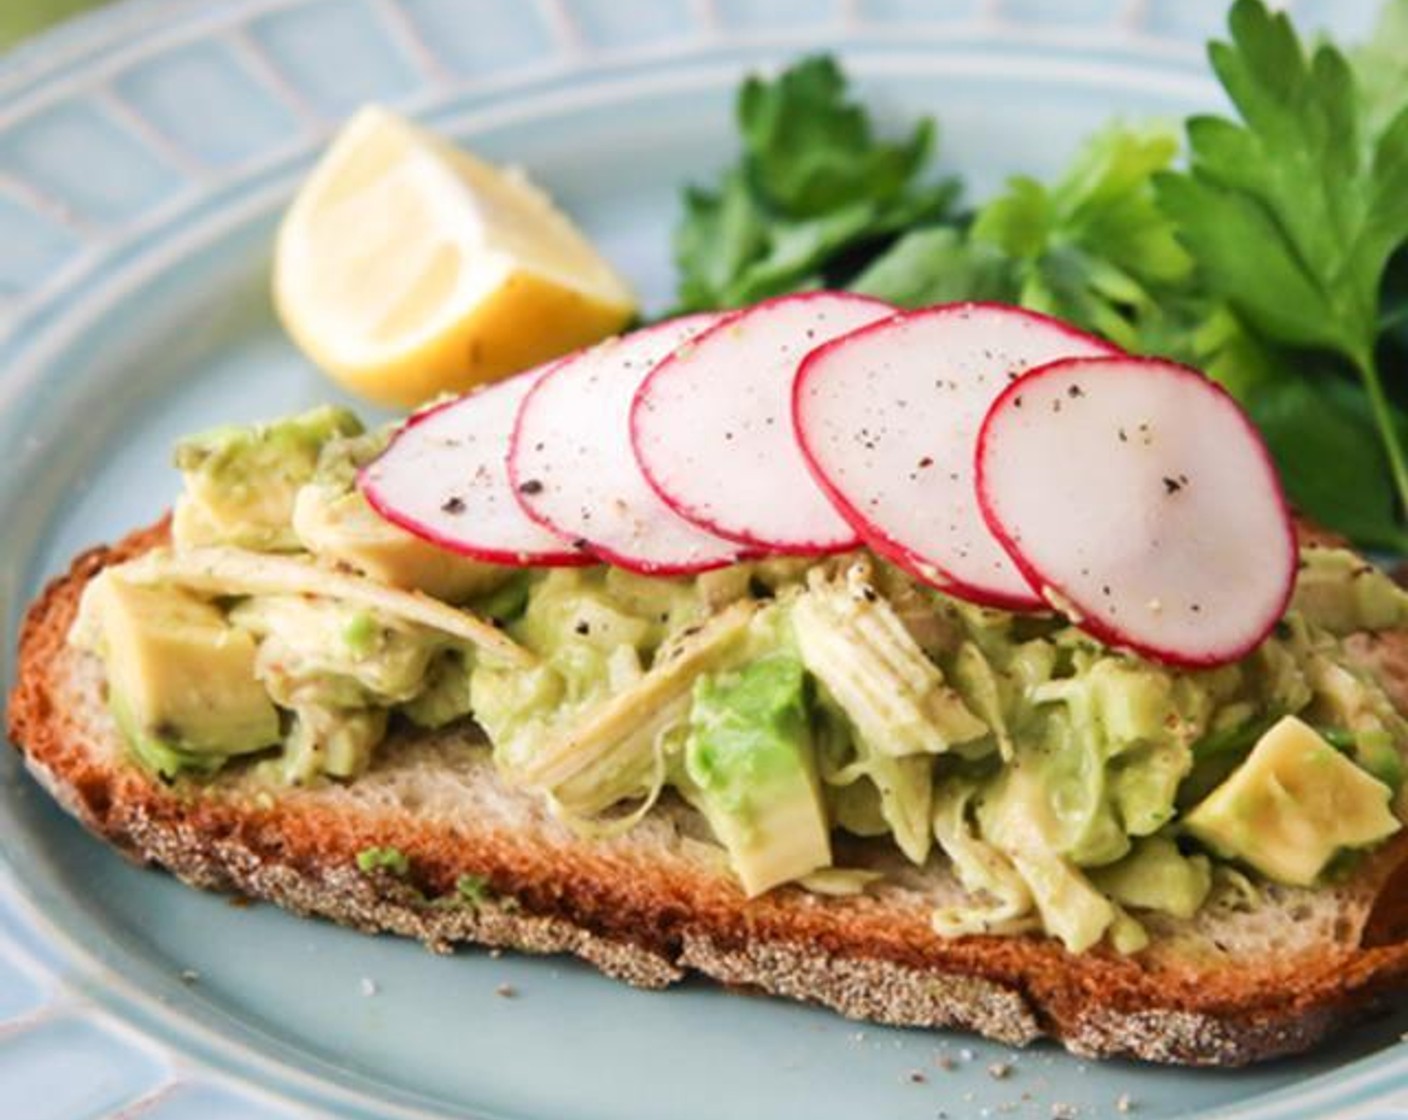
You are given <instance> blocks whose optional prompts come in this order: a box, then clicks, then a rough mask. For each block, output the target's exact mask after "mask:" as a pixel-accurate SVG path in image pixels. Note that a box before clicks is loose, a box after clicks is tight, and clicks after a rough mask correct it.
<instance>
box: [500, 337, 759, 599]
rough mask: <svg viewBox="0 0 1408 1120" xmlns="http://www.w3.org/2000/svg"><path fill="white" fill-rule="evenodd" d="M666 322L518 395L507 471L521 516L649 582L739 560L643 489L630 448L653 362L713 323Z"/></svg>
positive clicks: (573, 360) (559, 369) (580, 359)
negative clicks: (637, 402)
mask: <svg viewBox="0 0 1408 1120" xmlns="http://www.w3.org/2000/svg"><path fill="white" fill-rule="evenodd" d="M720 318H721V316H718V315H691V316H688V317H686V318H681V319H672V320H670V321H669V322H665V323H659V324H657V325H655V326H653V327H647V328H646V329H644V330H639V331H635V332H634V333H632V334H628V335H624V336H623V337H621V338H615V339H609V340H608V341H606V342H603V343H602V344H601V345H599V346H595V347H593V348H592V349H590V350H584V351H583V352H582V353H580V354H576V355H573V356H572V357H570V358H567V359H565V360H563V361H562V362H561V363H560V364H559V365H557V366H556V367H555V368H553V369H551V370H549V371H548V373H547V374H546V375H545V376H544V377H543V378H542V379H541V380H540V381H539V382H538V383H537V384H536V385H535V386H533V388H532V390H531V391H530V392H529V393H528V395H527V396H526V397H525V398H524V401H523V405H522V407H521V408H520V409H519V412H518V421H517V424H516V426H515V427H514V432H513V440H512V444H511V447H510V451H509V463H508V471H509V477H510V479H511V480H512V482H513V489H514V493H515V495H516V496H517V498H518V502H519V505H520V506H522V508H523V509H524V511H526V512H527V514H528V515H529V516H530V517H532V518H533V519H534V520H536V521H538V522H539V523H540V524H542V525H544V526H545V527H547V528H549V529H551V530H552V531H553V532H554V533H556V534H557V535H558V536H559V537H561V538H562V539H563V540H565V541H568V542H570V543H572V544H574V545H580V546H581V547H583V548H586V549H589V550H590V551H591V552H592V553H593V554H595V555H596V556H598V557H599V558H600V559H602V560H606V561H608V562H610V563H612V564H615V565H617V566H618V567H621V568H627V569H630V570H631V571H636V572H645V573H649V574H654V575H679V574H685V573H689V572H702V571H707V570H709V569H710V568H718V567H722V566H724V565H725V564H732V563H734V562H735V561H736V560H738V559H739V553H740V549H739V547H738V545H737V543H735V542H733V541H727V540H723V539H722V538H720V537H717V536H715V535H714V534H713V533H709V532H706V531H705V530H703V529H701V528H699V527H698V526H696V525H694V524H692V523H691V522H689V521H686V520H685V519H684V518H683V517H680V516H679V514H677V513H675V512H674V510H672V509H671V508H670V507H669V506H668V505H666V504H665V503H664V502H663V501H661V500H660V497H659V496H658V495H657V494H656V493H655V491H654V490H652V489H651V488H650V484H649V483H647V482H646V480H645V476H644V475H643V474H642V473H641V469H640V465H639V464H638V463H637V462H636V458H635V455H634V453H633V452H632V451H631V439H630V426H629V425H630V408H631V398H632V397H633V396H635V392H636V390H637V389H638V388H639V387H640V383H641V381H642V380H643V379H644V378H645V375H646V374H647V373H649V372H650V371H651V370H652V369H653V368H654V367H655V365H656V364H657V363H658V362H660V361H661V360H662V359H664V358H665V357H667V356H668V355H669V354H671V353H672V352H673V351H675V350H676V349H678V348H679V347H680V346H682V345H684V344H685V343H687V342H688V341H689V340H690V339H692V338H694V337H695V336H696V335H698V334H699V333H700V332H701V331H702V330H704V329H705V328H707V327H709V326H711V325H712V324H713V323H715V322H717V321H718V320H719V319H720Z"/></svg>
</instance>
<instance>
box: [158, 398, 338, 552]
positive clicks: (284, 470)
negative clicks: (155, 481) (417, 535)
mask: <svg viewBox="0 0 1408 1120" xmlns="http://www.w3.org/2000/svg"><path fill="white" fill-rule="evenodd" d="M361 431H362V425H361V422H360V421H358V419H357V418H356V417H355V416H353V415H352V413H350V412H348V411H347V410H346V409H344V408H334V407H332V406H324V407H321V408H315V409H312V410H311V411H309V412H305V413H302V414H301V415H298V416H290V417H287V418H286V419H283V420H277V421H273V422H271V423H267V424H247V425H241V424H229V425H225V426H222V427H219V428H212V429H210V430H209V431H205V432H201V433H199V434H197V435H193V436H188V437H187V438H186V439H183V440H182V441H181V442H180V443H179V444H177V445H176V455H175V458H176V466H177V469H179V470H180V471H181V474H182V475H183V476H184V478H185V484H186V490H185V493H184V494H182V495H181V497H180V498H179V499H178V500H177V502H176V511H175V515H174V518H173V522H172V535H173V538H174V539H175V542H176V546H177V547H178V548H193V547H199V546H203V545H233V546H234V547H237V548H249V549H255V550H259V551H270V552H291V551H295V550H297V549H298V548H299V547H300V544H299V540H298V536H297V535H296V534H295V533H294V530H293V504H294V498H295V496H296V495H297V493H298V490H299V488H300V487H302V486H303V485H304V484H305V483H307V482H308V481H309V480H310V479H312V477H313V473H314V471H315V470H316V468H317V465H318V456H319V454H320V452H321V451H322V449H323V446H324V444H326V443H327V442H328V441H329V440H333V439H337V438H340V437H347V436H353V435H356V434H358V433H360V432H361Z"/></svg>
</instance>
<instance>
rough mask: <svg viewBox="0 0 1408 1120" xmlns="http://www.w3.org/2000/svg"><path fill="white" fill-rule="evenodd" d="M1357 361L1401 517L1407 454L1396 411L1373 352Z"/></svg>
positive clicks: (1407, 504)
mask: <svg viewBox="0 0 1408 1120" xmlns="http://www.w3.org/2000/svg"><path fill="white" fill-rule="evenodd" d="M1354 364H1355V367H1356V368H1357V369H1358V370H1359V376H1360V378H1361V379H1363V381H1364V388H1365V390H1366V391H1367V392H1368V394H1369V407H1370V409H1371V410H1372V411H1373V413H1374V423H1375V424H1377V425H1378V429H1379V439H1380V440H1381V441H1382V442H1383V445H1384V453H1385V454H1386V455H1387V456H1388V468H1389V473H1390V474H1391V475H1392V476H1393V486H1394V489H1395V490H1397V491H1398V505H1399V514H1400V516H1402V515H1403V514H1404V513H1408V457H1405V456H1404V454H1403V445H1402V444H1401V443H1400V442H1399V440H1398V432H1397V431H1396V430H1395V429H1394V425H1393V413H1392V411H1391V410H1390V408H1389V403H1388V397H1387V396H1385V395H1384V386H1383V382H1382V381H1381V380H1380V379H1379V370H1378V366H1376V365H1375V364H1374V357H1373V354H1372V352H1366V353H1359V354H1356V355H1354Z"/></svg>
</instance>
